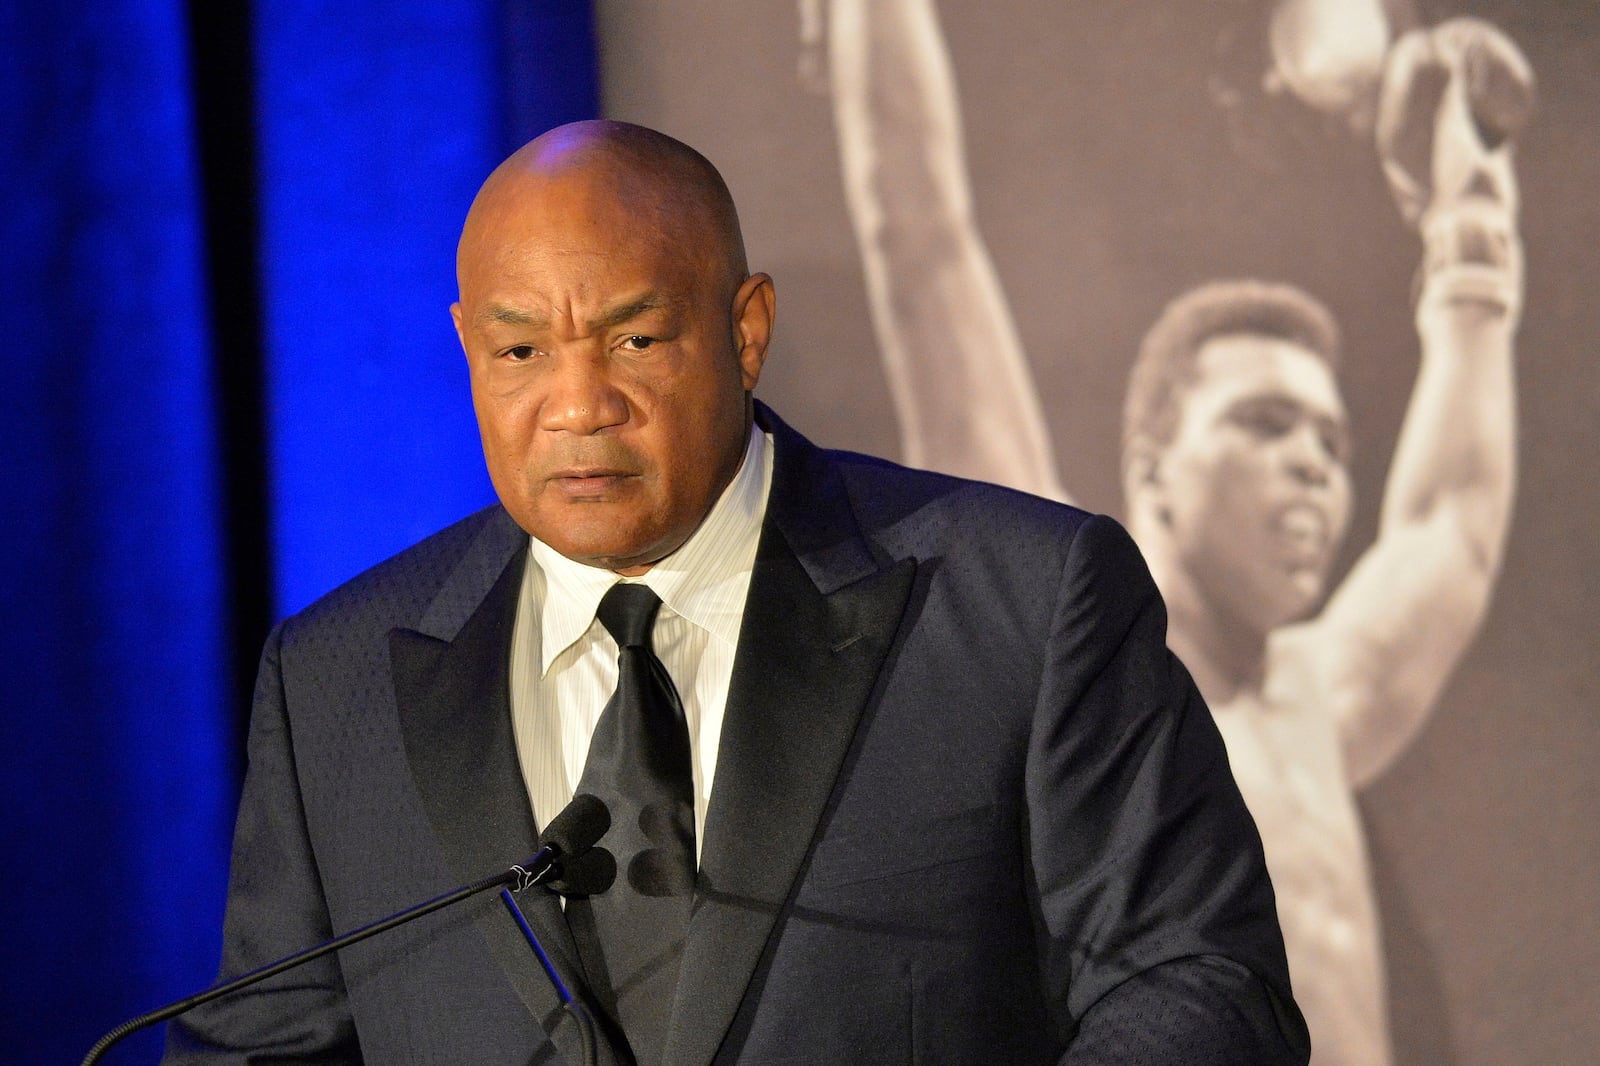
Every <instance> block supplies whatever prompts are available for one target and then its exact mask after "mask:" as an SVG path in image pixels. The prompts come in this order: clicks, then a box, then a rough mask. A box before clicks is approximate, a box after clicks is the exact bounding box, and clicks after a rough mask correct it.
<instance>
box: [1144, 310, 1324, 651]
mask: <svg viewBox="0 0 1600 1066" xmlns="http://www.w3.org/2000/svg"><path fill="white" fill-rule="evenodd" d="M1196 369H1197V371H1198V376H1197V378H1196V379H1195V381H1194V382H1193V384H1192V385H1191V386H1190V388H1189V389H1188V391H1187V393H1186V394H1185V396H1184V398H1183V400H1182V407H1181V414H1180V417H1179V421H1178V427H1177V431H1176V433H1175V434H1174V437H1173V439H1172V441H1171V442H1170V443H1169V444H1168V445H1167V446H1166V447H1165V448H1164V449H1163V450H1162V453H1161V456H1160V458H1159V460H1158V463H1159V472H1158V478H1157V480H1158V481H1159V485H1160V487H1159V490H1158V491H1159V492H1160V493H1161V497H1162V498H1161V509H1162V511H1163V513H1164V514H1165V516H1166V520H1167V523H1168V525H1169V528H1170V536H1171V539H1172V542H1173V544H1174V547H1175V549H1176V552H1177V558H1178V560H1179V562H1180V564H1181V565H1182V566H1183V568H1184V570H1185V571H1186V572H1187V573H1188V574H1190V575H1191V576H1192V578H1193V579H1194V581H1195V582H1196V584H1197V586H1198V587H1200V588H1201V589H1202V590H1203V593H1204V595H1205V596H1206V598H1207V600H1208V601H1209V602H1210V603H1211V605H1212V607H1213V608H1214V609H1216V610H1218V611H1219V612H1221V613H1223V614H1224V615H1226V616H1228V617H1230V618H1234V619H1237V620H1238V621H1241V622H1244V623H1245V624H1247V625H1250V626H1251V627H1252V628H1253V629H1255V630H1257V631H1259V632H1263V633H1264V632H1265V631H1267V630H1268V629H1271V628H1273V627H1274V626H1278V625H1281V624H1283V623H1285V622H1288V621H1292V620H1294V619H1296V618H1299V617H1301V616H1303V615H1304V614H1305V613H1306V612H1307V611H1309V610H1310V609H1311V608H1312V607H1313V606H1314V605H1315V604H1316V602H1317V601H1318V599H1319V598H1320V597H1321V595H1322V592H1323V588H1324V586H1325V582H1326V579H1327V574H1328V568H1329V565H1330V564H1331V562H1332V560H1333V556H1334V553H1335V552H1336V551H1337V549H1338V546H1339V543H1340V541H1341V540H1342V538H1343V536H1344V533H1345V528H1346V525H1347V523H1348V520H1349V515H1350V479H1349V473H1348V470H1347V469H1346V465H1345V464H1346V461H1347V452H1348V442H1347V435H1348V431H1347V427H1346V416H1345V410H1344V404H1343V401H1342V400H1341V399H1340V397H1339V391H1338V386H1337V384H1336V383H1335V382H1334V379H1333V374H1332V371H1331V370H1330V369H1329V368H1328V365H1327V364H1326V363H1324V362H1323V361H1322V360H1321V359H1319V358H1317V357H1316V356H1315V355H1314V354H1312V353H1311V352H1309V351H1307V350H1306V349H1304V348H1302V347H1300V346H1299V345H1297V344H1295V343H1293V342H1290V341H1286V340H1281V339H1278V338H1274V337H1266V336H1256V335H1249V334H1231V335H1224V336H1219V337H1214V338H1212V339H1211V340H1210V341H1208V342H1206V344H1205V345H1204V346H1203V347H1202V348H1201V350H1200V353H1199V357H1198V359H1197V363H1196Z"/></svg>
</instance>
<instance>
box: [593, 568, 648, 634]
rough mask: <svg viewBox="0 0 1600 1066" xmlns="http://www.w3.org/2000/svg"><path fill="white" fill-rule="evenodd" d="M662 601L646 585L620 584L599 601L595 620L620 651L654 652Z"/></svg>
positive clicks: (612, 587)
mask: <svg viewBox="0 0 1600 1066" xmlns="http://www.w3.org/2000/svg"><path fill="white" fill-rule="evenodd" d="M660 610H661V597H659V596H657V595H656V594H655V593H654V592H652V591H650V588H649V587H648V586H646V585H630V584H627V583H618V584H615V585H612V586H611V587H610V588H609V589H607V590H606V594H605V595H604V596H602V597H601V598H600V607H599V609H598V610H596V611H595V617H597V618H599V619H600V624H601V625H603V626H605V627H606V632H607V633H610V634H611V639H613V640H615V641H616V642H617V647H619V648H629V647H640V648H646V649H650V648H651V641H650V634H651V631H652V630H653V629H654V627H655V623H656V612H658V611H660Z"/></svg>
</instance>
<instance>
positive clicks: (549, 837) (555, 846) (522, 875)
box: [81, 792, 617, 1066]
mask: <svg viewBox="0 0 1600 1066" xmlns="http://www.w3.org/2000/svg"><path fill="white" fill-rule="evenodd" d="M610 828H611V812H610V811H609V810H607V809H606V805H605V803H603V802H602V801H601V800H600V799H599V798H598V797H596V796H591V795H590V794H589V793H587V792H580V793H578V795H576V796H574V797H572V802H571V803H569V804H567V805H566V807H564V808H562V811H561V813H560V814H558V815H556V816H555V817H554V818H552V819H551V820H550V824H549V825H548V826H547V827H545V831H544V832H543V833H540V834H539V850H538V851H536V852H534V853H533V855H532V856H531V857H530V858H529V859H528V860H527V861H526V862H522V863H518V864H517V865H515V866H512V867H511V868H510V869H507V870H502V871H501V872H500V873H497V874H493V875H491V876H489V877H485V878H483V879H482V880H481V881H474V882H473V883H472V884H470V885H463V886H462V887H460V888H458V889H456V890H455V891H453V892H447V893H445V894H444V895H442V896H436V897H434V898H433V899H430V900H428V901H427V902H426V903H419V904H417V905H416V906H414V907H409V908H407V909H405V910H403V911H399V912H398V913H396V914H391V915H390V916H389V917H387V918H381V919H379V920H378V921H376V922H372V923H371V924H369V925H364V926H362V927H361V928H359V929H355V930H352V931H351V932H348V933H345V934H344V935H342V936H336V937H334V938H333V939H332V940H328V941H324V942H323V943H321V944H318V945H317V946H316V947H313V948H308V949H306V950H305V951H300V952H296V953H295V954H293V955H289V956H287V957H286V958H282V959H279V960H278V961H277V962H273V963H268V964H267V965H265V966H263V967H261V968H260V969H258V970H251V971H250V972H249V973H247V974H245V975H244V976H242V977H236V978H234V979H233V980H231V981H228V982H226V983H224V984H220V985H214V986H212V987H211V988H208V989H206V990H205V991H204V992H200V993H198V994H197V995H193V996H190V997H189V998H188V999H181V1000H178V1001H177V1002H176V1003H169V1004H168V1005H167V1006H165V1007H161V1008H160V1009H158V1010H153V1011H151V1012H150V1013H148V1014H141V1015H139V1016H138V1017H137V1018H130V1019H129V1020H128V1021H125V1022H123V1023H122V1024H121V1025H119V1026H117V1027H116V1028H115V1029H113V1030H111V1031H110V1032H109V1033H107V1034H106V1035H105V1036H102V1037H101V1038H100V1039H99V1040H98V1041H97V1042H96V1043H95V1045H94V1047H92V1048H90V1049H89V1053H88V1054H87V1055H85V1056H84V1059H83V1062H82V1064H81V1066H94V1063H96V1062H98V1061H100V1056H101V1055H103V1054H105V1052H106V1049H107V1048H109V1047H111V1045H112V1044H115V1043H116V1042H117V1041H119V1040H121V1039H122V1038H123V1037H125V1036H127V1035H128V1034H130V1033H134V1032H137V1031H139V1030H140V1029H143V1028H145V1027H146V1026H150V1025H154V1024H156V1023H157V1022H164V1021H166V1020H167V1019H169V1018H176V1017H177V1016H178V1015H180V1014H182V1013H184V1012H185V1011H189V1010H193V1009H194V1008H195V1007H198V1006H200V1005H201V1004H203V1003H210V1002H211V1001H212V1000H214V999H218V998H220V997H222V996H226V995H228V994H229V993H231V992H237V991H238V990H239V989H241V988H248V987H249V986H250V985H253V984H255V983H256V982H258V981H265V980H266V979H267V978H269V977H272V976H274V975H276V974H280V973H283V972H284V971H285V970H292V969H294V968H295V967H296V966H299V965H300V964H302V963H306V962H310V961H311V960H312V959H318V958H321V957H322V956H324V955H326V954H328V952H330V951H337V950H338V949H340V948H343V947H348V946H349V945H351V944H356V943H360V942H361V941H363V940H365V939H367V938H368V937H370V936H377V935H378V934H379V933H382V932H387V931H388V930H390V929H393V928H395V927H396V926H400V925H405V924H406V923H407V922H409V921H411V920H412V919H414V918H420V917H422V916H423V915H424V914H432V913H433V912H434V911H436V910H439V909H441V908H443V907H448V906H450V905H451V904H452V903H459V902H461V901H462V900H464V899H469V898H470V897H472V896H476V895H477V894H479V893H480V892H487V891H489V890H490V889H491V888H501V887H506V886H509V887H510V889H511V890H512V891H515V892H521V891H524V890H525V889H528V888H532V887H533V886H534V885H540V884H544V883H546V882H550V881H555V880H556V879H558V878H562V877H563V875H565V877H566V878H567V883H569V884H570V883H572V882H574V881H576V882H578V887H579V888H583V889H587V890H588V891H586V892H585V893H584V894H585V895H590V894H594V893H597V892H603V891H605V890H606V889H607V888H609V887H611V881H612V879H614V878H615V877H616V869H617V863H616V860H615V859H614V858H612V857H611V854H610V852H607V851H606V850H605V849H604V848H595V846H594V845H595V841H597V840H599V839H600V838H601V837H602V836H604V835H605V833H606V830H608V829H610ZM593 852H599V853H600V855H601V856H604V857H603V858H596V859H593V860H587V861H585V856H586V855H587V854H591V853H593ZM608 863H609V866H610V874H609V875H607V874H606V873H605V870H606V867H607V865H608ZM602 879H603V880H604V883H603V884H602V883H601V881H602ZM595 886H598V887H595ZM552 887H554V886H553V885H552ZM569 894H571V893H569Z"/></svg>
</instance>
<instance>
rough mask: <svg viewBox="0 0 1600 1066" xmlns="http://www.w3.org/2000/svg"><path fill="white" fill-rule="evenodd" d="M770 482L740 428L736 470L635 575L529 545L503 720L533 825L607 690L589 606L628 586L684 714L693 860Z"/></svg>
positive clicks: (757, 439) (608, 679) (544, 814)
mask: <svg viewBox="0 0 1600 1066" xmlns="http://www.w3.org/2000/svg"><path fill="white" fill-rule="evenodd" d="M771 486H772V442H771V439H770V438H768V437H767V436H766V435H765V434H764V433H762V432H761V431H760V430H759V429H756V428H754V427H752V428H751V431H750V443H749V445H748V446H747V447H746V449H745V454H744V461H743V462H742V463H741V464H740V467H739V472H738V473H737V474H735V475H734V478H733V480H732V481H731V482H729V484H728V487H727V488H726V489H724V490H723V493H722V495H721V496H720V497H719V498H718V499H717V502H716V503H715V504H714V505H713V506H712V508H711V510H710V512H709V513H708V514H707V515H706V518H705V521H703V522H701V523H700V525H699V527H698V528H697V529H696V530H695V531H694V533H693V534H691V535H690V537H689V539H688V540H687V541H685V542H684V544H683V546H682V547H681V548H679V549H678V550H677V551H675V552H673V553H672V554H671V555H669V556H667V557H666V558H665V559H662V560H661V561H660V562H658V563H656V564H655V565H654V566H652V567H651V568H650V569H649V570H648V571H646V572H645V573H644V574H643V575H641V576H639V577H637V578H621V577H619V576H618V575H617V574H615V573H613V572H612V571H610V570H604V569H601V568H599V567H593V566H586V565H584V564H582V563H577V562H573V561H572V560H571V559H568V558H566V557H565V556H563V555H561V554H560V553H559V552H557V551H555V550H554V549H553V548H551V547H550V546H549V545H547V544H545V543H543V542H542V541H540V540H539V539H538V538H530V540H531V552H530V555H529V559H528V567H527V569H526V571H525V572H524V573H523V578H522V592H521V595H520V598H519V600H518V603H517V621H516V629H515V632H514V633H513V635H512V644H511V716H512V725H513V729H514V730H515V734H516V741H517V757H518V760H519V761H520V763H521V765H522V779H523V782H524V783H525V784H526V785H527V788H528V798H529V800H530V801H531V802H532V804H533V813H534V817H535V818H537V819H538V821H539V825H540V826H544V825H545V824H547V823H548V822H549V820H550V819H551V818H553V817H554V816H555V815H556V814H557V813H558V812H559V811H560V810H561V809H562V808H563V807H565V806H566V805H567V803H569V802H570V801H571V800H572V794H573V792H574V790H575V789H576V788H577V784H578V780H579V778H581V777H582V775H583V764H584V761H585V760H586V759H587V758H588V755H589V738H590V737H591V736H592V735H593V734H594V727H595V724H596V723H597V722H598V721H599V719H600V712H601V711H602V710H604V708H605V705H606V701H607V700H609V699H610V698H611V693H612V691H613V690H614V689H615V688H616V687H617V645H616V642H615V641H614V640H612V638H611V634H609V633H607V632H606V630H605V627H604V626H602V625H601V624H600V623H599V622H598V621H597V620H596V619H595V610H596V608H598V607H599V605H600V598H601V597H602V596H604V595H605V593H606V590H607V589H609V588H610V587H611V586H612V585H615V584H617V583H618V582H619V581H636V582H638V583H640V584H643V585H647V586H649V587H650V589H651V590H652V591H653V592H655V594H656V595H657V596H660V597H661V602H662V608H661V612H660V613H659V614H658V615H657V616H656V624H655V630H654V636H653V641H654V644H655V652H656V655H657V656H658V657H659V658H660V659H661V662H662V663H663V664H664V665H665V666H666V668H667V673H669V674H670V675H671V676H672V681H673V684H674V685H676V686H677V689H678V695H679V697H680V698H681V699H682V701H683V710H684V714H685V715H686V717H687V718H688V723H689V749H690V756H691V759H692V760H693V766H694V797H695V802H694V811H695V847H696V851H697V854H698V849H699V845H700V840H701V838H702V837H703V836H704V830H705V818H706V804H707V803H708V802H709V800H710V798H711V784H712V781H713V780H714V779H715V777H716V769H717V742H718V740H719V738H720V737H721V735H722V715H723V711H724V710H725V708H726V707H727V703H728V686H729V683H730V682H731V680H732V678H733V655H734V649H735V647H736V646H737V645H738V642H739V626H740V623H741V622H742V620H743V618H744V603H745V597H746V595H747V594H748V593H749V591H750V574H751V571H752V569H753V568H754V566H755V558H756V542H757V540H758V539H759V538H760V535H761V520H762V517H763V516H764V515H765V513H766V507H767V492H768V491H769V489H770V488H771Z"/></svg>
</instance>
